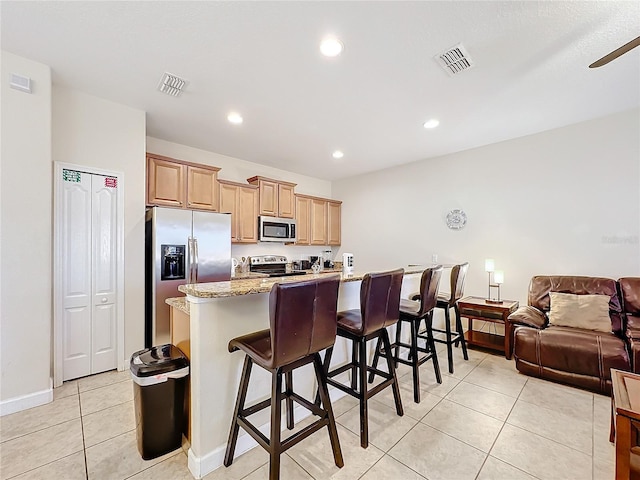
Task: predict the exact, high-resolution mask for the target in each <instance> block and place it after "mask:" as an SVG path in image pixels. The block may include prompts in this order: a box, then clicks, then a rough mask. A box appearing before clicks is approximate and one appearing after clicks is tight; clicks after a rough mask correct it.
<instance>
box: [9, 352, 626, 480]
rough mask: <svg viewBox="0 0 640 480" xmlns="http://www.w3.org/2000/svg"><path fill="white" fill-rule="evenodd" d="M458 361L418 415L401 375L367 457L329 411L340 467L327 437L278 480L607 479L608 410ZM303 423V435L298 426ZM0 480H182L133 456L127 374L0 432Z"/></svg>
mask: <svg viewBox="0 0 640 480" xmlns="http://www.w3.org/2000/svg"><path fill="white" fill-rule="evenodd" d="M469 356H470V358H469V360H468V361H466V362H465V361H464V360H463V358H462V355H461V352H460V351H456V353H455V362H454V365H455V366H456V369H455V373H454V374H453V375H449V374H448V373H447V372H446V354H444V352H443V351H440V355H439V357H440V358H441V359H442V358H443V359H444V362H442V363H443V364H444V365H445V368H444V369H443V371H442V373H443V383H442V384H440V385H439V384H438V383H436V381H435V376H434V373H433V367H432V364H431V363H430V362H428V363H426V364H425V365H423V366H422V368H421V391H422V402H421V403H420V404H415V403H414V402H413V394H412V380H411V375H410V374H409V373H410V370H409V368H408V367H405V366H401V367H400V369H399V371H398V374H399V376H400V383H401V395H402V400H403V404H404V409H405V415H404V417H402V418H400V417H398V416H397V415H396V413H395V408H394V406H393V396H392V394H391V392H390V390H389V389H387V390H389V391H386V392H382V393H381V394H379V395H377V396H376V397H374V398H373V399H372V400H370V404H369V405H370V407H369V413H370V417H369V432H370V446H369V448H368V449H366V450H364V449H362V448H360V441H359V436H358V431H359V425H358V407H357V402H356V400H355V399H353V398H351V397H343V398H341V399H340V400H338V401H337V402H335V405H334V409H335V411H336V417H337V421H338V424H339V426H338V435H339V438H340V442H341V445H342V451H343V455H344V458H345V466H344V468H342V469H339V468H337V467H336V466H335V465H334V463H333V458H332V454H331V447H330V444H329V438H328V435H327V434H326V430H322V431H320V432H318V433H316V434H314V435H313V436H312V437H310V439H306V440H304V441H303V442H301V443H300V444H298V445H296V446H295V447H293V448H292V449H291V450H289V451H288V452H287V453H286V454H285V455H284V456H283V458H282V463H281V478H282V479H283V480H298V479H300V480H308V479H328V478H335V479H345V480H346V479H366V480H373V479H375V480H380V479H383V480H384V479H394V480H395V479H403V480H413V479H415V480H422V479H428V480H436V479H454V480H458V479H478V480H481V479H482V480H487V479H493V480H500V479H504V480H517V479H536V478H537V479H552V480H565V479H566V480H569V479H580V480H584V479H592V480H600V479H603V480H610V479H612V478H613V476H614V475H613V469H614V450H613V446H612V445H611V444H610V443H609V440H608V439H609V421H610V399H609V398H608V397H606V396H602V395H598V394H592V393H589V392H585V391H583V390H578V389H575V388H571V387H567V386H563V385H558V384H554V383H551V382H547V381H543V380H539V379H535V378H530V377H526V376H524V375H521V374H519V373H518V372H517V371H516V370H515V368H514V365H513V362H509V361H507V360H505V359H504V357H500V356H497V355H491V354H487V353H482V352H479V351H475V350H470V351H469ZM300 423H304V421H303V422H300ZM0 440H1V443H0V480H5V479H10V478H11V479H52V478H55V479H65V480H75V479H85V480H86V479H90V480H94V479H95V480H123V479H134V480H143V479H149V480H151V479H153V480H164V479H166V480H182V479H185V480H189V479H191V478H192V477H191V474H190V473H189V471H188V469H187V457H186V455H185V453H184V451H182V450H176V451H175V452H172V453H169V454H167V455H165V456H163V457H161V458H157V459H154V460H151V461H144V460H142V459H141V457H140V456H139V454H138V451H137V448H136V432H135V418H134V407H133V387H132V383H131V380H130V377H129V372H128V371H127V372H108V373H104V374H101V375H96V376H92V377H87V378H83V379H79V380H76V381H72V382H67V383H65V384H64V385H63V386H62V387H60V388H57V389H55V391H54V401H53V402H52V403H50V404H48V405H44V406H41V407H37V408H32V409H30V410H25V411H23V412H19V413H16V414H13V415H8V416H5V417H2V419H1V420H0ZM206 478H207V479H208V480H214V479H218V480H220V479H229V480H241V479H246V480H263V479H266V478H268V456H267V454H266V453H265V452H264V451H263V450H262V449H261V448H254V449H253V450H251V451H249V452H247V453H245V454H244V455H241V456H240V457H238V458H236V459H235V461H234V463H233V465H232V466H231V467H230V468H224V467H221V468H219V469H218V470H216V471H214V472H212V473H211V474H209V475H208V476H207V477H206Z"/></svg>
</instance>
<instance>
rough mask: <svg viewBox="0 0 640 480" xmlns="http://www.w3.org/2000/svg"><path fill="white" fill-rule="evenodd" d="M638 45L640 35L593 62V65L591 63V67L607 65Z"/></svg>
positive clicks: (639, 43)
mask: <svg viewBox="0 0 640 480" xmlns="http://www.w3.org/2000/svg"><path fill="white" fill-rule="evenodd" d="M638 45H640V37H638V38H635V39H633V40H631V41H630V42H629V43H625V44H624V45H623V46H621V47H620V48H616V49H615V50H614V51H613V52H611V53H609V54H607V55H605V56H604V57H602V58H601V59H600V60H597V61H595V62H593V63H592V64H591V65H589V68H598V67H601V66H603V65H606V64H607V63H609V62H610V61H612V60H615V59H616V58H618V57H619V56H620V55H622V54H624V53H627V52H628V51H629V50H631V49H632V48H636V47H637V46H638Z"/></svg>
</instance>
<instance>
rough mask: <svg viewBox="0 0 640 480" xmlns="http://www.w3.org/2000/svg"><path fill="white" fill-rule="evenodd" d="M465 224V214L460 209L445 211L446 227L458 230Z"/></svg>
mask: <svg viewBox="0 0 640 480" xmlns="http://www.w3.org/2000/svg"><path fill="white" fill-rule="evenodd" d="M466 224H467V214H466V213H464V212H463V211H462V210H458V209H456V210H451V211H450V212H449V213H447V227H449V228H450V229H451V230H460V229H461V228H464V226H465V225H466Z"/></svg>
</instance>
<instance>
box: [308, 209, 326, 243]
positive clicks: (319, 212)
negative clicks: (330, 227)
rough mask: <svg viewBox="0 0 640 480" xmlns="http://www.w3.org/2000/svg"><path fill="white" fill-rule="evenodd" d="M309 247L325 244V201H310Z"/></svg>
mask: <svg viewBox="0 0 640 480" xmlns="http://www.w3.org/2000/svg"><path fill="white" fill-rule="evenodd" d="M310 225H311V234H310V240H311V241H310V242H309V243H310V244H311V245H326V244H327V201H326V200H323V199H321V198H312V199H311V222H310Z"/></svg>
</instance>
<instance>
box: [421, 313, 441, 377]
mask: <svg viewBox="0 0 640 480" xmlns="http://www.w3.org/2000/svg"><path fill="white" fill-rule="evenodd" d="M424 322H425V324H426V327H427V344H428V346H429V350H431V355H432V356H431V361H432V362H433V371H434V373H435V374H436V381H437V382H438V383H442V375H441V374H440V363H439V362H438V353H437V352H436V342H435V340H434V339H433V310H432V311H431V313H429V315H428V316H427V317H426V318H425V319H424Z"/></svg>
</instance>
